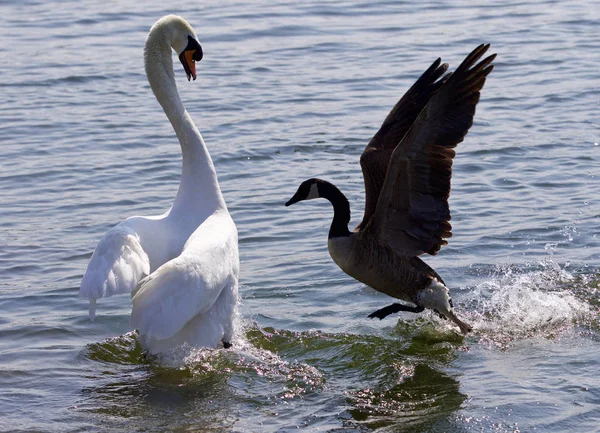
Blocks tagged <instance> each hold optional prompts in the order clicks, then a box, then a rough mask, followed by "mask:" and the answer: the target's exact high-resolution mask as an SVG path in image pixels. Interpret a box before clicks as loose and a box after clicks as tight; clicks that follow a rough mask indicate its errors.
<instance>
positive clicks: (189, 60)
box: [146, 15, 203, 81]
mask: <svg viewBox="0 0 600 433" xmlns="http://www.w3.org/2000/svg"><path fill="white" fill-rule="evenodd" d="M155 40H158V41H160V40H162V41H163V42H166V43H167V44H169V45H170V46H171V48H172V49H173V50H174V51H175V52H176V53H177V56H178V57H179V60H180V61H181V64H182V65H183V69H184V70H185V74H186V75H187V79H188V81H189V80H190V79H192V78H193V79H194V80H195V79H196V62H199V61H200V60H202V56H203V53H202V46H201V45H200V42H199V41H198V36H196V32H195V31H194V29H193V28H192V26H191V25H190V24H189V23H188V22H187V21H186V20H184V19H183V18H181V17H180V16H177V15H167V16H165V17H162V18H161V19H159V20H158V21H157V22H156V23H155V24H154V25H153V26H152V28H151V29H150V32H149V33H148V41H147V42H146V45H147V46H148V45H149V42H150V41H155Z"/></svg>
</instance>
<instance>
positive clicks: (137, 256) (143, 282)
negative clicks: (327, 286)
mask: <svg viewBox="0 0 600 433" xmlns="http://www.w3.org/2000/svg"><path fill="white" fill-rule="evenodd" d="M188 35H190V36H191V37H192V38H196V35H195V33H194V31H193V29H192V28H191V27H190V26H189V24H188V23H187V22H186V21H185V20H183V19H182V18H180V17H176V16H173V15H170V16H167V17H164V18H161V19H160V20H159V21H157V22H156V24H155V25H154V26H153V27H152V29H151V30H150V33H149V34H148V38H147V40H146V46H145V64H146V74H147V76H148V81H149V82H150V86H151V87H152V90H153V92H154V94H155V96H156V98H157V100H158V101H159V103H160V104H161V106H162V107H163V109H164V111H165V114H166V115H167V117H168V118H169V121H170V122H171V124H172V125H173V128H174V129H175V132H176V133H177V138H178V139H179V142H180V144H181V150H182V157H183V163H182V174H181V182H180V185H179V190H178V192H177V196H176V197H175V202H174V203H173V206H172V207H171V209H170V210H169V211H167V212H166V213H165V214H164V215H161V216H154V217H152V216H151V217H140V216H135V217H131V218H128V219H126V220H125V221H123V222H121V223H120V224H118V225H117V226H116V227H114V228H113V229H111V230H110V231H108V232H107V233H106V234H105V235H104V237H103V238H102V240H101V241H100V243H99V244H98V246H97V247H96V250H95V251H94V254H93V255H92V258H91V260H90V263H89V265H88V268H87V270H86V273H85V275H84V277H83V280H82V283H81V288H80V290H79V293H80V295H81V296H82V297H85V298H88V299H90V317H91V318H92V319H93V318H94V314H95V302H96V299H98V298H101V297H105V296H111V295H115V294H120V293H131V296H132V303H133V309H132V313H131V325H132V327H133V328H136V329H138V330H139V333H140V342H141V344H142V346H143V347H144V348H145V349H146V350H148V351H149V352H150V353H158V352H163V351H166V350H169V349H171V348H172V347H175V346H177V345H180V344H182V343H186V342H187V343H189V344H191V345H194V346H205V347H216V346H217V345H218V344H219V343H220V342H221V341H222V342H224V343H229V342H230V341H231V334H232V331H233V329H232V327H233V323H232V322H233V315H234V313H235V307H236V304H237V296H238V295H237V291H238V274H239V257H238V240H237V229H236V226H235V224H234V222H233V220H232V219H231V216H230V215H229V212H228V211H227V207H226V205H225V201H224V199H223V196H222V194H221V190H220V188H219V183H218V181H217V175H216V172H215V168H214V166H213V162H212V160H211V158H210V155H209V153H208V150H207V148H206V145H205V144H204V141H203V139H202V136H201V135H200V133H199V132H198V129H197V128H196V125H195V124H194V122H193V121H192V119H191V117H190V116H189V114H188V112H187V111H186V110H185V108H184V107H183V104H182V102H181V100H180V98H179V93H178V92H177V87H176V84H175V78H174V74H173V62H172V59H171V49H172V48H173V49H174V50H175V51H176V52H177V53H178V54H179V53H181V52H182V51H183V50H184V49H185V46H186V45H185V44H186V43H187V40H186V38H187V36H188Z"/></svg>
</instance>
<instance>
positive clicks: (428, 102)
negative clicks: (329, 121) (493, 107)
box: [285, 44, 496, 334]
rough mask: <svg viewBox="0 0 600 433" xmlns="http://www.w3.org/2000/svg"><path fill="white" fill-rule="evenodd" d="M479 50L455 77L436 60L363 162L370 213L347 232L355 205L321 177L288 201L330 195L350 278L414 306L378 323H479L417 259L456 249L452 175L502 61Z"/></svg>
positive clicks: (335, 247)
mask: <svg viewBox="0 0 600 433" xmlns="http://www.w3.org/2000/svg"><path fill="white" fill-rule="evenodd" d="M488 48H489V44H487V45H480V46H479V47H477V48H476V49H475V50H473V52H471V54H469V55H468V56H467V57H466V59H465V60H464V61H463V62H462V63H461V65H460V66H459V67H458V69H456V71H455V72H454V73H452V74H447V75H445V76H443V77H442V75H444V73H445V72H446V70H447V68H448V65H447V64H445V63H444V64H440V63H441V59H437V60H436V61H435V62H433V64H432V65H431V66H430V67H429V69H427V71H425V73H424V74H423V75H422V76H421V77H420V78H419V79H418V80H417V82H416V83H415V84H414V85H413V86H412V87H411V88H410V89H409V90H408V92H407V93H406V94H405V95H404V96H403V97H402V99H400V101H399V102H398V103H397V104H396V106H395V107H394V108H393V109H392V111H391V112H390V114H389V115H388V116H387V118H386V119H385V121H384V122H383V125H382V126H381V128H380V129H379V131H378V132H377V133H376V134H375V136H374V137H373V138H372V139H371V141H370V142H369V144H368V145H367V147H366V148H365V150H364V151H363V153H362V155H361V157H360V165H361V168H362V171H363V177H364V182H365V196H366V201H365V213H364V216H363V219H362V221H361V223H360V224H359V225H358V226H357V227H356V228H355V229H354V231H352V232H351V231H349V230H348V223H349V222H350V204H349V203H348V200H347V199H346V197H345V196H344V194H342V192H341V191H340V190H339V189H338V188H337V187H336V186H335V185H332V184H331V183H329V182H327V181H324V180H321V179H308V180H306V181H304V182H302V184H301V185H300V187H299V188H298V191H297V192H296V193H295V194H294V196H293V197H292V198H291V199H290V200H289V201H288V202H287V203H286V204H285V205H286V206H290V205H292V204H294V203H297V202H299V201H302V200H310V199H314V198H318V197H323V198H326V199H327V200H329V201H330V202H331V204H332V205H333V210H334V215H333V221H332V223H331V227H330V229H329V239H328V249H329V254H330V255H331V257H332V258H333V261H334V262H335V263H336V264H337V265H338V266H339V267H340V268H341V269H342V270H343V271H344V272H346V273H347V274H348V275H350V276H351V277H353V278H355V279H357V280H358V281H360V282H362V283H364V284H366V285H368V286H370V287H372V288H374V289H375V290H378V291H380V292H382V293H385V294H387V295H390V296H392V297H394V298H398V299H400V300H402V301H406V302H409V303H412V304H414V306H408V305H404V304H399V303H394V304H392V305H389V306H387V307H385V308H382V309H380V310H377V311H375V312H374V313H372V314H370V315H369V317H370V318H373V317H378V318H379V319H383V318H384V317H386V316H387V315H389V314H392V313H396V312H399V311H410V312H414V313H420V312H422V311H423V310H424V309H425V308H430V309H432V310H435V311H436V312H437V313H438V314H440V316H442V317H444V318H446V317H448V318H450V319H451V320H452V321H453V322H454V323H456V324H457V325H458V327H459V328H460V330H461V331H462V333H464V334H466V333H467V332H469V331H470V330H471V326H469V325H468V324H466V323H465V322H463V321H462V320H460V319H459V318H458V317H456V314H455V313H454V310H453V305H452V300H451V299H450V296H449V290H448V288H447V287H446V285H445V284H444V281H443V280H442V278H441V277H440V276H439V275H438V274H437V273H436V272H435V271H434V270H433V269H431V268H430V267H429V266H428V265H427V264H426V263H425V262H423V261H422V260H421V259H419V258H418V256H419V255H421V254H423V253H428V254H431V255H435V254H437V252H438V251H439V249H440V248H441V247H442V246H443V245H446V244H447V243H448V242H447V241H446V238H449V237H450V236H451V235H452V233H451V228H452V226H451V225H450V223H449V221H450V209H449V207H448V196H449V194H450V178H451V175H452V159H453V158H454V155H455V152H454V150H453V148H454V147H456V145H457V144H458V143H460V142H461V141H463V139H464V137H465V135H466V134H467V131H468V130H469V128H470V127H471V125H472V123H473V115H474V114H475V106H476V105H477V102H478V101H479V96H480V94H479V91H480V90H481V88H482V87H483V84H484V83H485V79H486V77H487V75H488V74H489V73H490V72H491V71H492V69H493V65H491V62H492V61H493V60H494V58H495V57H496V55H495V54H493V55H490V56H489V57H486V58H485V59H484V60H482V61H481V62H479V63H477V64H476V62H477V61H478V60H479V59H480V58H481V56H483V54H484V53H485V52H486V51H487V50H488Z"/></svg>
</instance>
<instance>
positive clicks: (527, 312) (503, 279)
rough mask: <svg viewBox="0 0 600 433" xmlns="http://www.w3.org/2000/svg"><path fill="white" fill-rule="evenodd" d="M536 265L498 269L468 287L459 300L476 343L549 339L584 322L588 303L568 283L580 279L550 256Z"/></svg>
mask: <svg viewBox="0 0 600 433" xmlns="http://www.w3.org/2000/svg"><path fill="white" fill-rule="evenodd" d="M539 265H540V266H541V269H538V270H535V271H532V272H526V273H523V272H522V270H518V269H515V268H513V267H500V268H498V270H497V272H495V274H494V275H492V277H491V278H490V279H489V280H487V281H484V282H483V283H481V284H479V285H478V286H477V287H475V288H474V289H473V290H472V291H471V294H470V295H469V297H468V298H467V300H466V302H465V304H466V307H467V309H468V310H470V313H468V314H469V316H470V317H469V320H470V322H471V323H472V324H473V326H474V329H475V335H479V336H480V337H481V339H482V340H481V342H488V341H494V342H496V343H500V345H501V346H502V345H503V344H505V343H507V342H509V341H512V340H514V339H520V338H528V337H533V336H543V337H546V338H552V337H553V336H554V335H556V334H557V333H560V332H563V331H564V330H566V329H570V328H573V327H574V326H576V325H577V324H578V323H582V322H586V321H588V320H589V318H590V315H591V311H592V310H591V308H590V305H589V303H588V302H586V300H585V299H582V298H581V296H579V295H577V288H576V287H574V286H577V285H578V284H581V283H582V281H581V279H579V278H577V277H575V276H574V275H572V274H571V273H569V272H567V271H566V270H565V269H562V268H561V267H560V266H559V265H558V264H557V263H556V262H554V261H552V260H546V261H543V262H540V263H539ZM540 266H538V268H539V267H540Z"/></svg>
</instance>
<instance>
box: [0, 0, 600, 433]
mask: <svg viewBox="0 0 600 433" xmlns="http://www.w3.org/2000/svg"><path fill="white" fill-rule="evenodd" d="M597 6H598V5H597V4H595V2H593V1H577V2H575V1H573V2H568V1H561V2H553V1H544V2H534V1H531V2H522V1H521V2H511V3H504V4H503V5H500V4H497V5H495V6H494V5H480V6H477V5H473V4H471V3H466V2H459V1H456V0H454V1H450V2H442V1H425V2H404V3H399V2H387V1H374V2H360V1H344V2H332V3H322V2H291V1H277V2H247V1H238V2H213V1H208V2H202V3H201V4H198V3H189V2H188V3H186V4H182V5H181V7H180V8H177V7H173V8H169V7H168V6H166V5H165V3H164V2H152V1H151V2H144V3H143V4H141V3H139V2H130V1H122V2H118V3H106V2H104V3H98V2H90V1H83V2H81V1H77V2H75V1H72V2H66V1H65V2H43V1H37V2H36V1H27V2H11V1H5V2H1V3H0V15H1V16H2V17H3V25H2V26H0V37H1V40H2V41H3V43H2V44H0V52H1V55H0V76H1V77H2V80H0V89H1V92H2V103H1V104H0V137H1V145H0V166H1V168H2V169H1V170H0V312H1V314H0V430H2V431H10V432H14V431H28V432H33V431H44V432H46V431H49V432H64V431H115V432H116V431H157V432H158V431H180V432H183V431H186V432H187V431H243V432H246V431H252V432H253V431H257V432H259V431H260V432H262V431H279V432H287V431H292V430H294V431H297V430H298V429H300V430H301V431H344V432H349V431H372V430H377V431H385V432H392V431H393V432H414V431H423V432H480V431H484V432H487V431H493V432H517V431H520V432H529V431H540V432H582V431H585V432H591V431H600V427H598V426H599V425H600V405H599V404H600V379H599V378H598V371H599V370H600V362H599V361H598V358H599V356H598V355H599V354H600V339H599V337H600V333H599V331H600V328H599V323H598V308H599V306H600V294H599V293H598V279H597V277H596V274H597V272H598V261H599V258H600V244H599V242H598V241H599V240H598V237H597V234H598V232H599V231H600V230H599V229H600V219H599V214H600V212H599V210H600V207H599V204H598V201H597V195H598V191H600V181H599V179H598V176H600V161H599V157H598V153H599V151H600V146H599V145H598V143H599V141H600V133H599V125H598V118H599V103H600V89H599V81H598V77H599V73H600V67H599V64H600V57H599V53H600V27H599V26H598V22H599V19H600V8H598V7H597ZM167 13H177V14H180V15H182V16H184V17H185V18H186V19H187V20H188V21H189V22H190V23H191V24H192V25H193V26H194V28H195V29H196V31H197V33H198V36H199V38H200V40H201V42H202V44H203V49H204V53H205V57H204V59H203V61H202V62H201V63H200V64H199V65H198V80H197V81H195V82H192V83H188V82H187V81H186V79H185V74H184V73H183V71H179V70H178V71H177V72H178V73H177V74H176V76H177V79H178V85H179V91H180V93H181V95H182V99H183V100H184V103H185V105H186V107H187V109H188V110H189V112H190V113H191V115H192V117H193V118H194V120H195V122H196V124H197V125H198V127H199V129H200V131H201V132H202V134H203V136H204V138H205V141H206V142H207V145H208V147H209V150H210V152H211V155H212V157H213V159H214V162H215V165H216V167H217V171H218V174H219V180H220V182H221V187H222V189H223V192H224V194H225V197H226V200H227V203H228V205H229V209H230V211H231V213H232V215H233V217H234V219H235V221H236V223H237V225H238V229H239V233H240V255H241V259H242V277H241V283H242V287H241V297H242V300H241V305H240V315H239V319H238V331H237V337H238V338H237V340H236V344H235V346H234V348H233V350H229V351H211V350H197V349H192V348H189V347H182V348H181V349H180V350H177V351H175V352H173V353H170V354H167V355H165V356H164V357H163V358H162V359H160V360H151V359H148V358H146V357H145V356H144V355H143V354H142V352H141V350H140V348H139V344H138V342H137V337H136V334H135V332H132V331H131V330H130V328H129V312H130V302H129V298H128V297H127V296H119V297H114V298H109V299H103V300H101V301H100V302H99V308H98V317H97V320H96V321H95V322H90V320H89V318H88V316H87V304H86V302H85V301H83V300H80V299H78V298H77V291H78V288H79V283H80V281H81V277H82V275H83V272H84V271H85V267H86V265H87V262H88V260H89V258H90V257H91V254H92V251H93V249H94V247H95V245H96V244H97V242H98V241H99V239H100V238H101V236H102V235H103V233H105V232H106V231H107V230H108V229H109V228H110V227H112V226H113V225H115V224H116V223H118V222H120V221H121V220H123V219H124V218H126V217H128V216H131V215H155V214H159V213H162V212H164V211H165V210H166V209H168V208H169V206H170V205H171V203H172V200H173V197H174V196H175V193H176V191H177V186H178V181H179V174H180V162H181V161H180V158H181V157H180V152H179V146H178V143H177V140H176V137H175V135H174V132H173V130H172V129H171V126H170V124H169V123H168V121H167V120H166V117H165V116H164V114H163V113H162V111H161V109H160V106H159V105H158V104H157V102H156V100H155V99H154V96H153V95H152V92H151V91H150V88H149V85H148V83H147V81H146V77H145V73H144V68H143V57H142V49H143V44H144V39H145V36H146V33H147V31H148V29H149V28H150V26H151V25H152V24H153V23H154V22H155V21H156V19H158V18H159V17H160V16H162V15H165V14H167ZM483 42H489V43H491V44H492V50H493V52H497V53H498V57H497V60H496V62H495V63H496V67H495V69H494V71H493V72H492V74H491V75H490V77H489V79H488V81H487V82H486V85H485V88H484V89H483V92H482V97H481V102H480V103H479V105H478V107H477V114H476V117H475V123H474V125H473V127H472V129H471V131H470V133H469V135H468V136H467V138H466V140H465V141H464V142H463V143H461V144H460V145H459V147H458V148H457V157H456V159H455V164H454V174H453V191H452V195H451V203H450V204H451V210H452V223H453V233H454V236H453V238H452V239H451V242H450V244H449V245H448V246H447V247H445V248H444V249H442V251H441V252H440V254H439V255H438V256H436V257H429V258H426V260H427V262H428V263H429V264H430V265H431V266H433V267H434V268H435V269H436V270H437V271H438V272H439V273H440V274H441V275H442V276H443V278H444V280H445V281H446V282H447V283H448V284H449V286H450V287H451V290H452V292H453V297H454V298H455V300H456V301H457V303H458V310H459V311H460V312H461V314H462V315H463V316H465V318H466V319H468V321H470V322H471V323H473V324H474V326H475V331H474V332H473V334H471V335H469V336H468V337H466V338H464V339H463V338H462V337H461V336H459V335H458V334H457V333H456V332H455V329H454V328H452V327H451V326H449V325H447V324H445V323H442V322H441V321H440V320H439V319H437V318H436V317H434V316H433V315H430V314H429V313H426V314H423V315H419V316H416V315H411V314H410V313H403V314H401V315H399V316H394V317H390V318H387V319H386V320H384V321H381V322H379V321H377V322H375V321H370V320H368V319H367V318H366V316H367V315H368V314H369V313H370V312H372V311H373V310H375V309H378V308H380V307H382V306H384V305H387V304H388V303H389V302H390V300H389V298H387V297H386V296H385V295H382V294H379V293H376V292H375V291H373V290H372V289H370V288H368V287H365V286H363V285H361V284H360V283H358V282H357V281H354V280H352V279H351V278H349V277H348V276H346V275H345V274H343V273H342V271H341V270H340V269H339V268H338V267H337V266H336V265H335V264H334V263H333V262H332V260H331V259H330V257H329V255H328V253H327V247H326V236H327V230H328V226H329V222H330V219H331V216H332V211H331V208H330V206H329V205H328V204H327V203H326V202H324V201H320V202H319V201H316V202H309V203H303V204H302V206H298V207H297V208H296V207H294V208H289V209H287V208H285V207H284V206H283V203H284V202H285V201H286V200H287V199H288V198H289V197H290V196H291V195H292V194H293V193H294V192H295V190H296V187H297V186H298V184H299V183H300V182H301V181H302V180H304V179H306V178H309V177H322V178H325V179H327V180H330V181H332V182H334V183H335V184H336V185H338V187H340V189H341V190H342V191H343V192H344V193H345V194H346V195H347V196H348V198H349V199H350V202H351V206H352V211H353V222H355V223H357V222H358V221H360V219H361V217H362V209H363V183H362V177H361V171H360V166H359V155H360V153H361V152H362V149H363V148H364V146H365V145H366V143H367V142H368V140H369V139H370V137H371V136H372V135H373V134H374V133H375V132H376V131H377V129H378V127H379V125H380V124H381V122H382V121H383V119H384V117H385V116H386V115H387V112H388V111H389V110H390V108H391V107H392V106H393V105H394V103H395V102H396V101H397V100H398V99H399V98H400V96H401V95H402V94H403V92H404V91H405V90H406V89H407V88H408V87H409V86H410V85H411V84H412V83H413V82H414V80H415V79H416V78H417V77H418V76H419V75H420V73H421V72H422V71H423V70H425V68H426V67H427V66H429V64H430V63H431V62H432V61H433V60H434V59H435V58H437V57H438V56H441V57H442V59H443V60H444V61H446V62H449V63H450V66H451V68H453V67H456V66H457V65H458V63H459V62H460V61H461V60H462V58H463V57H464V56H465V55H466V54H467V53H468V52H469V51H471V50H472V49H473V48H474V47H475V46H477V45H478V44H480V43H483Z"/></svg>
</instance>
